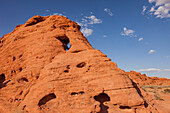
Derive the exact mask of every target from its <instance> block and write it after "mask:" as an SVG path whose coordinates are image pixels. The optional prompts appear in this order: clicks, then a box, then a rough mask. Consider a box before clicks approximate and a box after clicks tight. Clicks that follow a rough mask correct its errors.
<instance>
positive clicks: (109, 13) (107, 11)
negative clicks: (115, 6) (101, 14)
mask: <svg viewBox="0 0 170 113" xmlns="http://www.w3.org/2000/svg"><path fill="white" fill-rule="evenodd" d="M104 11H105V12H106V13H107V14H108V15H110V16H113V13H112V11H111V10H110V9H108V8H105V9H104Z"/></svg>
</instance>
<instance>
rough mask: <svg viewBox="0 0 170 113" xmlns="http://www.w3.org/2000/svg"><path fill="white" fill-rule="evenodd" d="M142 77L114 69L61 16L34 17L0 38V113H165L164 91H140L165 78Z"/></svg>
mask: <svg viewBox="0 0 170 113" xmlns="http://www.w3.org/2000/svg"><path fill="white" fill-rule="evenodd" d="M69 44H70V45H71V47H69ZM143 76H144V75H141V74H139V73H137V72H125V71H123V70H121V69H119V68H118V67H117V65H116V63H114V62H112V61H111V59H109V58H107V56H106V55H105V54H103V53H102V52H100V51H99V50H96V49H94V48H93V47H92V46H91V45H90V43H89V42H88V40H87V39H86V38H85V37H84V35H83V34H82V33H81V31H80V26H79V25H78V24H77V23H76V22H73V21H71V20H69V19H68V18H66V17H63V16H57V15H54V16H46V17H41V16H34V17H32V18H31V19H29V20H28V21H27V22H26V23H25V24H23V25H17V26H16V28H15V29H14V31H12V32H11V33H9V34H7V35H4V36H3V38H0V113H168V112H170V108H169V107H168V105H170V96H169V93H167V94H165V93H164V94H165V95H164V97H165V98H164V100H161V99H155V96H154V94H150V93H148V92H147V91H146V90H145V89H143V88H142V87H141V85H156V84H157V85H160V86H162V85H167V87H168V85H170V80H168V79H161V80H160V79H159V78H158V80H156V82H154V83H153V82H151V81H152V80H153V79H152V78H147V77H143ZM147 80H150V82H149V81H147ZM153 81H154V80H153ZM160 94H161V92H160Z"/></svg>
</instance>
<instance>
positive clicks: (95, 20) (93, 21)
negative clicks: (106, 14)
mask: <svg viewBox="0 0 170 113" xmlns="http://www.w3.org/2000/svg"><path fill="white" fill-rule="evenodd" d="M85 18H86V19H88V20H86V22H89V23H88V24H100V23H102V20H101V19H98V18H96V16H94V15H91V16H89V17H87V16H85ZM84 20H85V19H84Z"/></svg>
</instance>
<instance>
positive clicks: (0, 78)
mask: <svg viewBox="0 0 170 113" xmlns="http://www.w3.org/2000/svg"><path fill="white" fill-rule="evenodd" d="M4 81H5V74H4V73H2V74H1V75H0V83H3V82H4Z"/></svg>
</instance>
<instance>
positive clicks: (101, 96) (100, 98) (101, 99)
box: [94, 93, 110, 113]
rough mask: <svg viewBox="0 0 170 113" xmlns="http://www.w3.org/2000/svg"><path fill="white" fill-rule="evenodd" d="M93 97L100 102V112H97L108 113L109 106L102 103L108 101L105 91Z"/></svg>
mask: <svg viewBox="0 0 170 113" xmlns="http://www.w3.org/2000/svg"><path fill="white" fill-rule="evenodd" d="M94 99H95V100H96V101H98V102H100V112H99V113H108V109H109V107H108V106H106V105H104V104H103V103H104V102H106V101H110V97H109V96H108V95H107V94H106V93H100V94H99V95H97V96H94Z"/></svg>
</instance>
